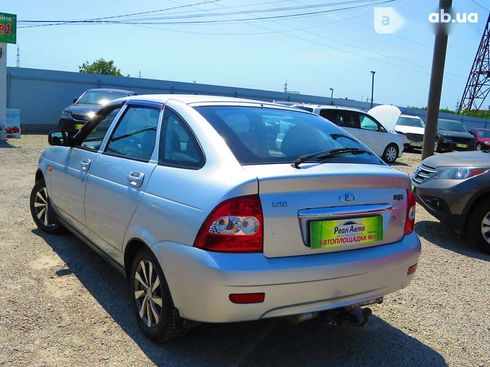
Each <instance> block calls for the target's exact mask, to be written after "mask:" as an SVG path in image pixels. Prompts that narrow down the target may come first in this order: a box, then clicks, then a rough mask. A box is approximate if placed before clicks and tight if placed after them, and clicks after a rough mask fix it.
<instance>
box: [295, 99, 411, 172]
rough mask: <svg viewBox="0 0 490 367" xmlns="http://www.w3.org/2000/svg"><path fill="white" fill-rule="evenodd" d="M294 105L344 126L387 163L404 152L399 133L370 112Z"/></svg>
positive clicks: (324, 106)
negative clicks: (388, 127)
mask: <svg viewBox="0 0 490 367" xmlns="http://www.w3.org/2000/svg"><path fill="white" fill-rule="evenodd" d="M294 107H296V108H299V109H302V110H305V111H309V112H313V113H315V114H317V115H320V116H322V117H324V118H326V119H327V120H329V121H331V122H333V123H334V124H336V125H338V126H340V127H342V128H343V129H344V130H346V131H347V132H349V133H350V134H352V136H354V137H356V138H357V139H358V140H359V141H361V142H362V143H363V144H365V145H366V146H367V147H369V148H370V149H371V150H372V151H373V152H375V153H376V154H377V155H378V156H380V157H381V158H383V160H384V161H385V162H387V163H390V164H391V163H394V162H395V161H396V159H397V158H399V157H401V155H402V153H403V139H402V138H401V137H400V136H399V135H398V134H396V133H394V132H392V131H388V130H387V129H386V128H385V126H383V124H381V123H380V122H379V121H378V120H377V119H376V118H375V117H373V116H372V115H370V114H369V113H366V112H364V111H361V110H359V109H354V108H347V107H339V106H331V105H318V106H315V105H304V104H298V105H294Z"/></svg>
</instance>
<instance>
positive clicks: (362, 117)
mask: <svg viewBox="0 0 490 367" xmlns="http://www.w3.org/2000/svg"><path fill="white" fill-rule="evenodd" d="M359 123H360V130H359V136H360V140H361V141H362V142H363V143H365V144H366V145H367V146H368V147H369V148H371V149H372V150H373V151H374V152H375V153H376V154H377V155H379V156H382V155H383V153H384V150H385V148H386V146H387V145H388V143H389V142H387V141H386V140H387V136H388V134H387V133H386V130H385V129H384V128H383V127H382V126H381V125H380V124H379V123H378V122H377V121H376V120H374V119H373V118H372V117H370V116H368V115H366V114H364V113H359Z"/></svg>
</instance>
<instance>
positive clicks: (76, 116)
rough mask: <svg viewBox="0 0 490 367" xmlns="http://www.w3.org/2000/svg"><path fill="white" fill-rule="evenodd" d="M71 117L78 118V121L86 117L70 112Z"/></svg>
mask: <svg viewBox="0 0 490 367" xmlns="http://www.w3.org/2000/svg"><path fill="white" fill-rule="evenodd" d="M71 117H73V119H74V120H79V121H85V120H87V118H86V117H85V115H75V114H74V113H72V114H71Z"/></svg>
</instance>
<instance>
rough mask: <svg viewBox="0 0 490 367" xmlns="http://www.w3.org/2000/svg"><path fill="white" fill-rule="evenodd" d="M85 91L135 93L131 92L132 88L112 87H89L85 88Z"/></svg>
mask: <svg viewBox="0 0 490 367" xmlns="http://www.w3.org/2000/svg"><path fill="white" fill-rule="evenodd" d="M86 92H117V93H127V94H130V93H132V94H135V92H133V91H132V90H126V89H114V88H91V89H87V90H86Z"/></svg>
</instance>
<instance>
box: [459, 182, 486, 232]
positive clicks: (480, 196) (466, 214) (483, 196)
mask: <svg viewBox="0 0 490 367" xmlns="http://www.w3.org/2000/svg"><path fill="white" fill-rule="evenodd" d="M482 200H490V189H487V190H485V191H483V192H480V193H478V194H477V195H475V196H473V198H472V199H471V200H470V202H469V203H468V204H467V205H466V207H465V209H464V212H463V214H464V223H465V228H466V227H467V225H468V220H469V217H470V215H471V212H472V211H473V208H474V207H475V206H476V205H477V204H478V203H480V202H482Z"/></svg>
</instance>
